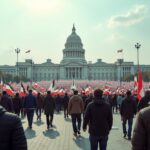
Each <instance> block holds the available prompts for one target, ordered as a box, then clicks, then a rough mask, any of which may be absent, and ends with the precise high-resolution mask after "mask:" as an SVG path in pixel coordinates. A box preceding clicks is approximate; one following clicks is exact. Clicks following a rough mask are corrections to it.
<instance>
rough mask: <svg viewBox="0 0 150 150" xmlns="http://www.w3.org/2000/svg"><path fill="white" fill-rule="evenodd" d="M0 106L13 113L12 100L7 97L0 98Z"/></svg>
mask: <svg viewBox="0 0 150 150" xmlns="http://www.w3.org/2000/svg"><path fill="white" fill-rule="evenodd" d="M0 105H1V106H3V107H4V108H5V109H6V110H7V111H9V112H13V103H12V99H11V98H10V97H9V96H8V95H3V96H2V97H1V100H0Z"/></svg>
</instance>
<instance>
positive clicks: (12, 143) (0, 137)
mask: <svg viewBox="0 0 150 150" xmlns="http://www.w3.org/2000/svg"><path fill="white" fill-rule="evenodd" d="M0 150H27V141H26V137H25V134H24V130H23V127H22V124H21V121H20V118H19V117H18V116H16V115H15V114H12V113H9V112H7V111H6V110H5V109H4V108H3V107H2V106H0Z"/></svg>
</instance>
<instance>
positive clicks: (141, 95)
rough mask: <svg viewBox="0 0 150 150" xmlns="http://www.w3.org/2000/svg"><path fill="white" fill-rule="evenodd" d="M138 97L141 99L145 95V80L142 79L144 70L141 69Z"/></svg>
mask: <svg viewBox="0 0 150 150" xmlns="http://www.w3.org/2000/svg"><path fill="white" fill-rule="evenodd" d="M137 94H138V96H137V98H138V100H141V98H142V97H143V96H144V92H143V81H142V71H141V70H139V72H138V89H137Z"/></svg>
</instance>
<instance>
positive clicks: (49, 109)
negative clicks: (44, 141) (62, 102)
mask: <svg viewBox="0 0 150 150" xmlns="http://www.w3.org/2000/svg"><path fill="white" fill-rule="evenodd" d="M43 109H44V113H45V115H46V123H47V129H49V127H50V126H51V127H53V124H52V123H53V117H54V110H55V101H54V98H53V97H52V96H51V92H50V91H47V95H46V97H45V98H44V103H43Z"/></svg>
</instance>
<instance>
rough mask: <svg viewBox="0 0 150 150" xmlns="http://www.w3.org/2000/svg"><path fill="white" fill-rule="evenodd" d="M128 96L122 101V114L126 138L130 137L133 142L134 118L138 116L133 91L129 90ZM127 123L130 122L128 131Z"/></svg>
mask: <svg viewBox="0 0 150 150" xmlns="http://www.w3.org/2000/svg"><path fill="white" fill-rule="evenodd" d="M126 95H127V96H126V97H125V99H124V100H123V101H122V104H121V107H120V114H121V120H122V128H123V134H124V138H126V136H128V140H131V133H132V124H133V117H134V115H136V110H137V108H136V102H135V101H134V99H133V98H132V96H131V91H129V90H128V91H127V92H126ZM127 122H128V131H127V129H126V123H127Z"/></svg>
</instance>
